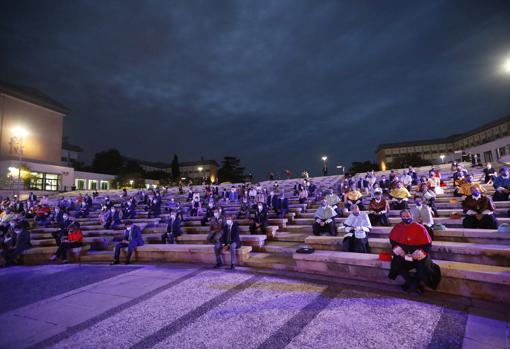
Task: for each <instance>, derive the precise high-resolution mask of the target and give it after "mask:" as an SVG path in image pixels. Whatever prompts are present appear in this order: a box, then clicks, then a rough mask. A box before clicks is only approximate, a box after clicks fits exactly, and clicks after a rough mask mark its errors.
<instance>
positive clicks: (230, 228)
mask: <svg viewBox="0 0 510 349" xmlns="http://www.w3.org/2000/svg"><path fill="white" fill-rule="evenodd" d="M224 246H225V247H227V248H228V249H229V250H230V269H234V268H235V266H234V265H235V264H237V258H236V249H238V248H239V247H241V239H240V237H239V224H237V222H234V216H232V215H228V216H227V223H226V224H225V225H224V226H223V234H222V236H221V238H220V239H219V241H218V242H217V243H216V244H215V245H214V253H215V254H216V266H215V268H219V267H221V266H222V265H223V261H222V255H221V252H222V250H223V247H224Z"/></svg>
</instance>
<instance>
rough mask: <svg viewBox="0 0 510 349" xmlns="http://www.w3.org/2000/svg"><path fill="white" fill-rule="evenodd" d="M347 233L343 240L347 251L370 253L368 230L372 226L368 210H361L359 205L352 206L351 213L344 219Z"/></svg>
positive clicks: (344, 248)
mask: <svg viewBox="0 0 510 349" xmlns="http://www.w3.org/2000/svg"><path fill="white" fill-rule="evenodd" d="M344 226H345V234H344V239H343V242H342V246H343V250H344V251H346V252H358V253H370V247H369V245H368V232H369V231H370V229H371V228H372V224H370V219H369V218H368V214H367V213H366V212H360V210H359V207H358V205H352V206H351V214H350V215H349V217H347V219H346V220H345V221H344Z"/></svg>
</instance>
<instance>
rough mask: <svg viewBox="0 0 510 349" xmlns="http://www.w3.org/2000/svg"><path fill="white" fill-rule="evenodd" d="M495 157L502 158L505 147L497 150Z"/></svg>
mask: <svg viewBox="0 0 510 349" xmlns="http://www.w3.org/2000/svg"><path fill="white" fill-rule="evenodd" d="M496 155H497V157H498V159H499V158H501V157H503V156H505V155H506V148H505V147H501V148H499V149H498V150H496Z"/></svg>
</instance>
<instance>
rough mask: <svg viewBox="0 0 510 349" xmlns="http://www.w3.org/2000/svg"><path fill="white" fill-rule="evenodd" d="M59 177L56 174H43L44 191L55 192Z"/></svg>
mask: <svg viewBox="0 0 510 349" xmlns="http://www.w3.org/2000/svg"><path fill="white" fill-rule="evenodd" d="M58 177H59V176H58V175H56V174H49V173H45V176H44V190H48V191H57V190H58V188H59V178H58Z"/></svg>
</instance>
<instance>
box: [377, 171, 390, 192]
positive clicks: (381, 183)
mask: <svg viewBox="0 0 510 349" xmlns="http://www.w3.org/2000/svg"><path fill="white" fill-rule="evenodd" d="M379 188H381V189H382V191H383V194H388V193H389V190H390V181H389V180H388V179H387V178H386V176H385V175H382V176H381V180H380V181H379Z"/></svg>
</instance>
